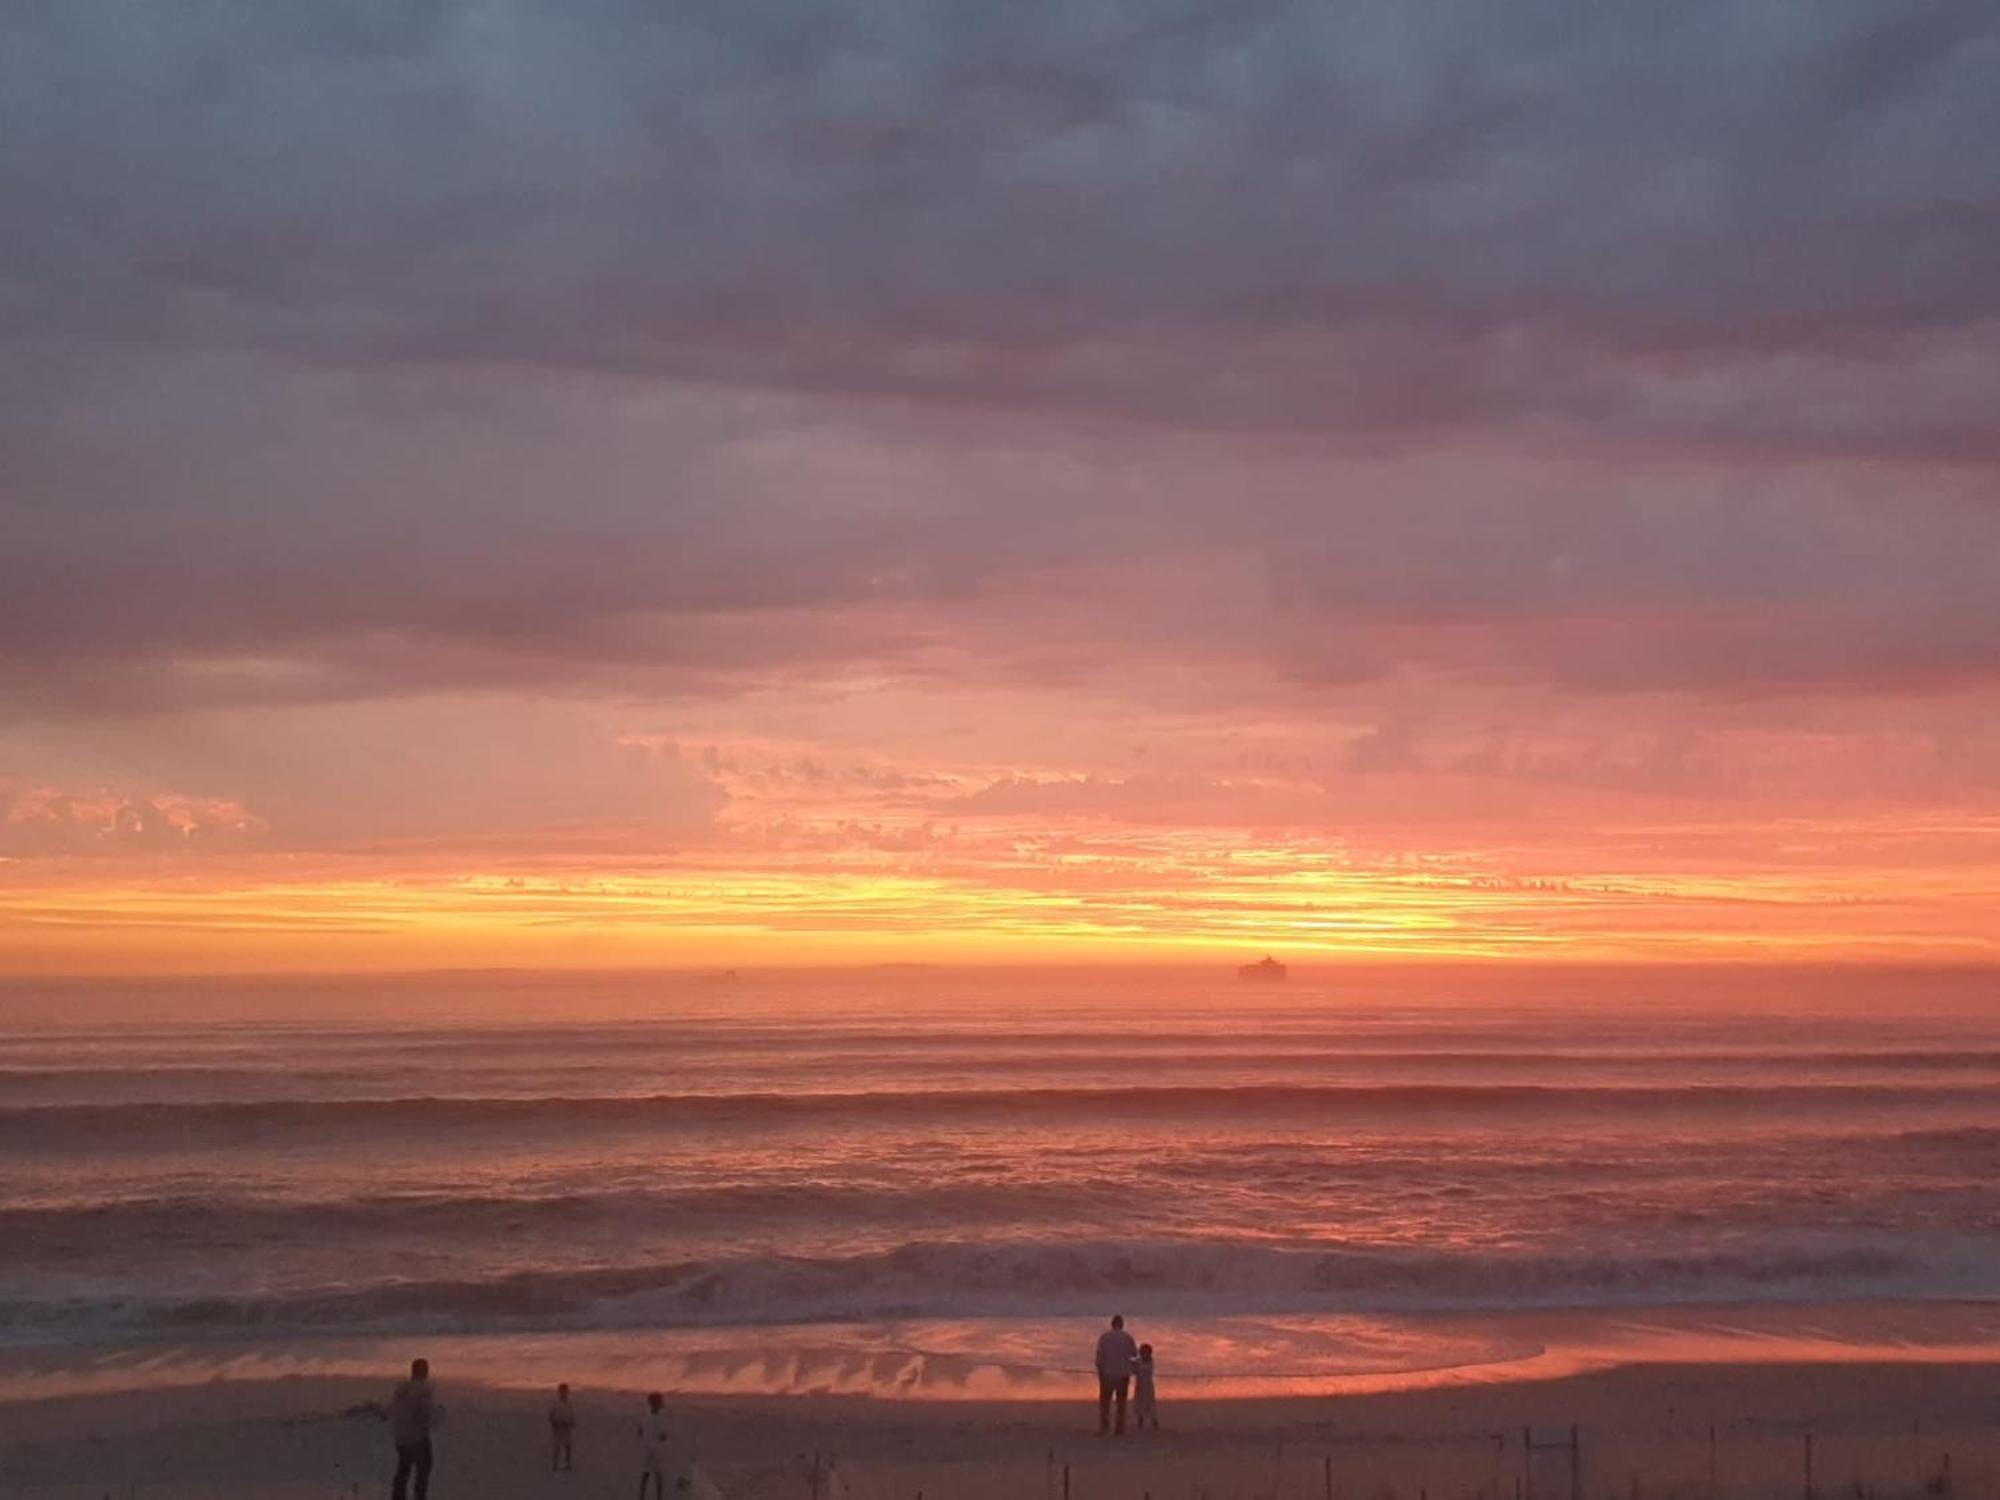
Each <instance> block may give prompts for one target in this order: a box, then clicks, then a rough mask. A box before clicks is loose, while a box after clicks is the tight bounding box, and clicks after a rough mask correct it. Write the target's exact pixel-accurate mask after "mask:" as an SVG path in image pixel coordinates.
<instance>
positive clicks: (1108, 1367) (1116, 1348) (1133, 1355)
mask: <svg viewBox="0 0 2000 1500" xmlns="http://www.w3.org/2000/svg"><path fill="white" fill-rule="evenodd" d="M1138 1357H1139V1346H1138V1345H1137V1344H1135V1343H1133V1342H1132V1335H1131V1334H1129V1333H1127V1332H1126V1331H1125V1319H1124V1317H1123V1316H1122V1315H1121V1316H1119V1317H1115V1318H1113V1319H1112V1320H1111V1326H1110V1327H1109V1328H1107V1329H1105V1330H1104V1332H1103V1333H1101V1334H1099V1335H1098V1336H1097V1435H1098V1436H1099V1437H1103V1436H1105V1435H1106V1434H1107V1433H1109V1434H1113V1435H1115V1436H1118V1437H1123V1436H1124V1435H1125V1396H1126V1393H1127V1392H1128V1391H1130V1390H1131V1389H1132V1361H1133V1360H1135V1359H1137V1358H1138ZM1114 1396H1115V1397H1117V1399H1118V1425H1117V1426H1116V1427H1115V1428H1114V1427H1113V1426H1112V1425H1111V1400H1112V1398H1113V1397H1114Z"/></svg>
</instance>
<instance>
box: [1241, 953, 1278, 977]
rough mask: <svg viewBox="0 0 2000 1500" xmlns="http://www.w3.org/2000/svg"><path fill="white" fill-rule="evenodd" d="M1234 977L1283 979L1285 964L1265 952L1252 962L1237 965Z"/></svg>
mask: <svg viewBox="0 0 2000 1500" xmlns="http://www.w3.org/2000/svg"><path fill="white" fill-rule="evenodd" d="M1236 977H1237V978H1238V979H1283V978H1284V977H1285V966H1284V965H1283V964H1281V963H1279V962H1278V961H1277V960H1276V959H1275V958H1273V957H1271V955H1270V954H1268V953H1267V954H1265V955H1264V956H1263V957H1262V958H1260V959H1258V960H1257V962H1256V963H1254V964H1242V965H1239V966H1238V967H1237V970H1236Z"/></svg>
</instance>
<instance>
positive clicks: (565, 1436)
mask: <svg viewBox="0 0 2000 1500" xmlns="http://www.w3.org/2000/svg"><path fill="white" fill-rule="evenodd" d="M575 1437H576V1408H575V1407H573V1406H571V1405H570V1404H569V1386H568V1385H567V1384H563V1385H559V1386H557V1387H556V1399H555V1400H553V1401H551V1402H550V1403H549V1471H550V1472H551V1473H554V1472H556V1471H557V1470H561V1469H574V1468H575V1467H576V1454H575V1452H574V1451H573V1450H574V1439H575Z"/></svg>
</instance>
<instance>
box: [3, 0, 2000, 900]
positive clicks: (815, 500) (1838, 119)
mask: <svg viewBox="0 0 2000 1500" xmlns="http://www.w3.org/2000/svg"><path fill="white" fill-rule="evenodd" d="M1995 77H2000V17H1996V16H1994V15H1991V14H1989V13H1987V12H1986V11H1984V10H1982V9H1981V8H1979V7H1976V6H1964V5H1956V4H1950V3H1943V0H1938V3H1928V0H1903V3H1896V4H1890V3H1882V0H1876V3H1862V0H1811V3H1807V0H1799V3H1780V4H1771V5H1764V6H1759V7H1753V8H1745V7H1742V6H1735V5H1724V4H1707V3H1697V4H1687V5H1679V6H1674V7H1667V8H1661V7H1658V6H1641V5H1596V6H1587V7H1586V6H1577V5H1570V4H1553V3H1552V4H1526V5H1510V6H1505V7H1495V6H1492V5H1488V4H1481V3H1476V0H1464V3H1454V4H1448V5H1433V6H1425V7H1411V6H1408V5H1404V4H1398V3H1391V0H1382V3H1379V4H1367V5H1354V6H1344V7H1334V8H1329V7H1326V6H1320V5H1309V4H1290V3H1282V0H1252V3H1240V4H1227V5H1224V4H1213V3H1196V0H1182V3H1176V4H1171V5H1167V6H1161V5H1157V4H1137V3H1129V0H1085V3H1075V0H1071V3H1064V4H1047V5H1043V4H1024V5H1011V6H1002V7H995V6H992V5H990V4H976V3H964V4H957V3H907V4H900V3H892V4H883V5H871V6H867V7H860V6H846V7H834V8H832V9H828V8H826V7H818V8H813V7H805V6H796V5H785V4H775V3H773V4H714V5H709V4H699V5H691V6H680V7H669V8H665V9H662V8H661V7H658V6H654V5H642V4H638V3H629V0H580V3H575V4H568V5H562V6H545V5H538V4H530V3H526V0H437V3H429V4H422V5H410V4H403V3H382V4H368V5H353V6H343V7H339V8H337V9H335V10H329V8H328V7H325V6H323V5H316V4H310V3H305V0H298V3H291V0H277V3H272V0H258V3H250V0H241V3H225V4H217V5H211V6H206V7H202V8H199V9H198V10H195V11H189V10H187V9H185V8H181V9H175V8H148V7H133V6H129V5H121V4H113V3H109V0H77V3H71V4H64V5H35V4H27V5H18V6H15V7H12V8H11V9H10V10H9V11H8V12H7V13H6V15H5V16H4V17H0V208H4V210H5V212H6V216H7V221H8V224H9V227H10V232H9V234H8V235H7V236H5V237H4V241H0V526H4V531H5V544H4V546H0V710H4V715H5V716H4V718H0V777H4V778H5V785H6V786H7V787H8V788H11V789H12V791H11V792H10V793H9V795H10V796H13V797H14V798H15V800H14V801H13V802H12V803H10V804H8V805H9V806H12V807H13V808H14V809H15V812H14V813H13V814H10V815H8V816H9V817H11V819H12V821H10V822H8V823H7V824H5V825H4V826H5V827H6V828H7V830H8V832H7V834H6V838H7V840H8V846H7V849H6V850H5V851H0V853H5V855H6V857H8V858H11V859H12V860H13V861H14V862H15V864H17V865H22V864H27V863H29V862H33V863H35V865H36V866H37V868H42V867H45V866H48V865H50V864H52V863H54V862H60V861H61V860H63V859H65V858H69V857H74V856H78V855H80V854H81V853H83V852H86V851H90V852H93V853H100V854H101V853H103V852H105V850H106V849H107V848H108V849H111V850H113V851H114V852H116V851H124V852H126V853H128V854H131V855H133V856H134V857H137V856H138V855H139V854H141V853H142V852H145V853H149V854H159V853H162V852H171V853H175V854H186V853H190V852H192V851H193V847H194V846H195V845H197V844H199V845H201V846H202V848H203V849H204V850H206V851H208V853H209V854H210V855H215V854H217V852H218V851H220V852H221V853H225V854H227V855H228V857H230V858H239V857H242V854H241V851H242V849H243V848H244V847H246V846H247V847H258V848H265V849H268V850H271V851H288V852H289V854H290V855H300V854H306V853H312V852H315V851H319V852H328V851H341V850H346V851H353V850H358V849H362V848H369V849H375V848H379V847H380V846H381V845H382V844H383V843H384V841H388V842H398V841H400V843H401V844H402V846H403V847H404V848H405V849H406V850H418V849H421V850H422V851H424V852H423V854H422V856H421V857H422V858H423V859H425V860H429V859H433V858H436V857H439V852H440V851H443V850H449V849H453V848H456V849H459V850H460V851H463V857H464V859H465V860H467V861H473V858H474V857H473V854H472V853H471V852H470V851H472V850H474V849H475V848H477V849H483V850H486V851H488V852H489V853H490V852H491V851H493V850H496V849H503V848H504V849H506V850H509V851H511V854H510V857H513V856H516V855H519V856H522V857H525V851H530V850H540V851H541V852H542V853H544V854H546V855H549V856H550V857H556V856H558V855H561V856H562V857H568V855H569V854H575V855H577V856H578V857H583V856H584V855H586V854H592V853H595V854H602V853H603V852H604V851H606V850H619V851H623V852H624V853H625V854H628V855H637V854H639V853H650V854H664V852H666V851H670V850H675V849H686V848H696V847H699V848H703V849H708V850H710V851H711V853H709V854H707V855H704V856H703V857H704V858H707V859H709V860H711V861H712V862H713V864H714V865H715V867H716V868H727V867H728V864H729V861H730V860H732V859H737V860H741V861H744V862H746V866H747V865H749V864H755V863H756V861H757V860H760V859H763V858H765V857H767V856H773V851H781V852H782V851H792V852H797V851H800V850H804V849H806V848H808V847H814V848H817V849H819V850H820V851H821V852H822V854H824V852H825V851H826V850H827V849H829V848H832V847H835V846H839V845H842V843H843V841H848V842H851V843H852V844H853V845H854V847H855V848H857V849H865V850H867V851H871V853H870V854H869V857H870V858H874V857H875V856H878V855H879V856H883V857H885V858H886V857H888V856H889V855H891V854H895V856H896V857H897V858H900V859H901V860H902V861H903V863H902V864H901V865H900V866H896V868H900V869H903V870H905V871H908V870H912V869H916V868H918V867H919V865H920V863H921V862H923V861H930V862H931V863H930V864H929V865H927V866H924V868H928V869H931V870H933V871H935V869H936V868H937V865H936V861H937V860H939V859H941V858H944V857H945V856H943V855H941V854H940V853H939V850H940V848H941V847H944V846H948V845H951V844H952V841H953V839H954V838H955V839H956V840H957V843H956V847H958V848H959V849H960V850H961V853H962V854H964V851H965V850H967V849H969V848H971V847H972V845H973V844H977V845H978V851H979V852H977V855H976V858H975V856H974V855H972V854H964V857H965V858H966V859H968V860H972V861H973V862H974V863H978V862H979V861H986V860H989V859H994V858H997V857H998V856H997V855H996V853H995V851H996V850H999V849H1000V848H1001V847H1002V845H1003V844H1004V842H1005V841H1006V840H1008V839H1018V838H1022V837H1030V836H1032V834H1033V830H1034V828H1035V827H1036V826H1037V825H1042V826H1045V827H1047V828H1050V829H1062V828H1070V827H1075V826H1080V825H1084V824H1089V825H1091V826H1093V827H1104V826H1110V825H1118V826H1122V827H1125V828H1127V829H1130V830H1142V831H1143V830H1151V831H1153V832H1158V831H1159V830H1162V829H1170V828H1172V827H1175V826H1179V827H1185V828H1195V829H1216V828H1231V827H1234V828H1239V829H1241V828H1247V827H1252V826H1254V827H1256V828H1259V829H1262V830H1265V831H1266V832H1269V831H1270V830H1273V829H1292V830H1296V831H1300V832H1301V834H1302V836H1307V837H1316V838H1322V839H1325V840H1328V841H1331V842H1329V843H1328V845H1327V847H1329V848H1332V847H1336V845H1337V847H1338V848H1340V849H1343V850H1347V851H1349V852H1350V853H1351V852H1352V851H1354V850H1356V849H1359V848H1361V847H1363V846H1368V847H1375V846H1378V845H1379V846H1380V847H1383V848H1388V847H1393V846H1395V845H1396V843H1397V841H1398V840H1403V841H1406V842H1408V841H1412V840H1419V841H1426V847H1429V844H1428V842H1427V841H1428V840H1429V839H1430V838H1431V837H1432V835H1431V833H1419V832H1416V831H1415V830H1420V829H1423V830H1433V831H1434V830H1435V829H1436V828H1438V827H1439V826H1441V825H1453V826H1456V827H1457V828H1458V829H1459V830H1460V840H1459V842H1460V845H1461V850H1460V852H1464V851H1465V850H1468V849H1480V848H1483V849H1486V850H1488V851H1489V852H1490V851H1491V850H1492V849H1495V848H1499V847H1501V846H1504V847H1505V848H1506V849H1508V850H1510V851H1511V852H1510V853H1509V854H1508V855H1507V858H1508V859H1510V860H1513V861H1515V863H1516V864H1517V865H1519V866H1520V867H1522V868H1525V867H1527V866H1528V865H1537V868H1540V865H1539V864H1538V858H1537V856H1535V855H1534V854H1533V853H1532V852H1531V851H1530V849H1529V844H1528V842H1527V841H1524V839H1523V837H1522V834H1523V830H1524V829H1526V828H1527V827H1529V826H1530V825H1533V824H1535V823H1536V822H1537V821H1538V820H1545V819H1547V818H1548V817H1551V816H1555V817H1560V818H1563V819H1579V818H1582V819H1588V820H1591V821H1592V822H1594V823H1597V824H1601V825H1603V826H1605V827H1607V828H1608V827H1612V826H1614V825H1615V826H1617V827H1630V826H1637V825H1638V824H1640V823H1649V824H1651V825H1652V826H1658V827H1662V828H1675V827H1678V828H1680V829H1681V830H1682V832H1681V833H1679V834H1674V833H1671V832H1663V833H1661V834H1660V840H1661V847H1663V848H1666V847H1670V846H1671V847H1679V846H1678V845H1676V843H1675V840H1676V839H1685V840H1686V841H1688V842H1687V847H1690V848H1692V847H1696V846H1700V847H1704V848H1707V847H1710V846H1709V845H1707V844H1705V843H1703V840H1704V839H1705V838H1706V835H1704V834H1702V833H1700V832H1699V831H1698V829H1699V828H1701V827H1707V826H1711V824H1712V822H1713V820H1714V819H1716V818H1717V817H1724V818H1725V821H1726V815H1725V814H1724V813H1723V812H1722V810H1723V809H1734V810H1736V813H1731V814H1728V815H1727V816H1734V815H1737V814H1738V813H1740V814H1741V815H1743V816H1746V817H1749V818H1752V819H1754V818H1758V817H1767V818H1780V817H1792V816H1808V815H1809V816H1812V817H1815V818H1824V817H1829V816H1831V817H1837V818H1844V819H1855V818H1858V819H1863V820H1872V819H1875V818H1877V817H1878V816H1880V815H1881V813H1882V810H1883V809H1884V808H1891V807H1893V808H1900V809H1904V810H1905V811H1906V813H1907V815H1908V816H1911V817H1913V818H1914V817H1916V816H1917V814H1916V813H1915V812H1911V811H1909V810H1912V809H1923V810H1924V811H1923V814H1922V815H1923V817H1925V818H1932V819H1942V820H1943V823H1944V825H1945V826H1948V827H1958V828H1962V829H1975V828H1979V827H1983V826H1984V825H1983V823H1981V822H1980V821H1979V820H1980V819H1981V818H1983V816H1984V815H1985V813H1986V812H1988V811H1990V810H1991V808H1992V806H1993V799H1994V797H1995V789H1996V786H2000V744H1996V740H1995V734H1994V731H1993V730H1992V729H1991V727H1990V726H1991V724H1992V723H1993V722H1994V718H1993V714H1992V710H1993V709H1994V707H1995V706H1996V703H1997V702H2000V440H1997V439H1996V432H2000V428H1996V426H1995V424H1994V422H1993V420H1992V414H1993V412H1995V411H1996V410H2000V152H1995V151H1994V150H1993V149H1992V146H1993V143H1994V142H1996V141H2000V90H1996V89H1995V88H1994V87H1993V86H1992V82H1993V79H1994V78H1995ZM635 746H637V747H641V748H640V750H638V751H637V752H635V751H634V749H633V747H635ZM659 746H667V747H670V748H669V749H668V750H665V751H663V750H660V749H657V748H645V747H659ZM703 746H706V747H710V752H709V753H710V755H711V756H712V761H711V762H710V763H708V764H704V763H703V762H702V760H701V758H700V754H699V752H698V750H697V749H695V748H693V747H703ZM679 747H688V748H679ZM635 754H637V755H638V757H639V758H638V760H636V761H635V760H634V758H633V757H634V755H635ZM805 763H811V764H817V765H820V766H822V767H823V768H826V769H827V770H828V775H829V776H830V777H831V778H832V779H831V780H828V781H822V782H819V783H812V782H811V781H810V779H809V778H806V779H802V778H800V777H798V776H789V777H780V776H777V775H776V774H775V773H771V772H770V771H769V768H770V767H772V766H778V765H787V764H789V765H793V766H796V765H799V764H805ZM748 766H761V767H764V768H765V770H763V771H759V772H757V773H756V774H754V775H753V774H751V773H750V772H749V771H746V770H743V769H742V768H743V767H748ZM731 767H735V768H736V769H733V770H732V769H731ZM864 772H865V774H864ZM760 777H761V778H762V779H759V778H760ZM843 778H844V779H843ZM857 778H859V779H857ZM30 797H32V799H34V800H33V801H32V802H30V801H24V800H21V799H25V798H30ZM23 807H27V808H29V809H30V812H27V813H23V812H21V811H20V809H21V808H23ZM173 809H179V811H177V812H176V811H172V810H173ZM215 809H224V810H227V811H228V817H226V818H221V815H220V814H217V813H215V812H214V810H215ZM217 818H220V819H221V821H220V823H217V822H216V819H217ZM189 819H192V820H193V821H192V822H187V820H189ZM1662 819H1664V820H1665V821H1664V822H1662V821H1661V820H1662ZM1676 820H1678V821H1676ZM183 824H185V825H186V826H185V827H183ZM211 825H214V826H215V827H216V828H220V827H222V826H223V825H226V826H227V828H228V829H230V830H232V831H231V832H230V834H229V836H228V837H227V838H226V839H225V838H223V837H220V836H219V835H218V836H217V837H209V836H208V835H209V833H210V830H211ZM972 826H976V827H977V828H979V829H983V830H985V832H984V833H981V834H980V835H979V839H985V838H987V837H988V836H989V835H990V836H991V838H992V839H994V840H998V841H999V842H995V843H991V844H990V845H989V844H986V843H980V842H979V839H973V840H971V842H970V843H968V841H967V840H968V836H967V835H966V834H965V833H964V831H963V830H964V828H965V827H972ZM1869 826H1870V827H1875V826H1876V825H1875V824H1874V823H1873V822H1870V824H1869ZM1926 826H1927V827H1929V826H1931V825H1926ZM186 828H194V829H196V830H197V831H198V832H200V833H201V834H202V835H203V836H202V838H200V839H194V838H182V839H181V842H180V843H178V844H176V843H174V842H173V841H172V840H171V839H168V838H166V837H165V836H164V835H163V834H161V830H162V829H180V830H181V831H182V832H185V831H186ZM951 829H959V830H960V832H959V833H957V834H955V835H951V836H950V837H947V833H948V832H949V830H951ZM842 830H845V831H844V832H843V831H842ZM155 835H159V837H155ZM1135 836H1136V835H1135ZM1149 836H1150V834H1149ZM1607 837H1609V835H1607ZM1966 837H1967V838H1968V839H1971V838H1973V837H1975V835H1973V834H1970V833H1968V834H1967V835H1966ZM1938 838H1940V839H1944V840H1945V842H1947V843H1948V842H1949V839H1948V837H1946V836H1944V835H1938ZM1926 839H1927V840H1928V841H1927V842H1926V843H1925V846H1924V847H1925V848H1926V849H1927V850H1928V851H1929V852H1928V853H1927V855H1926V858H1930V859H1937V860H1947V859H1948V858H1950V857H1953V856H1947V855H1946V854H1945V853H1944V852H1943V848H1944V845H1943V844H1942V843H1939V842H1937V840H1936V839H1932V838H1931V836H1930V835H1929V834H1927V835H1926ZM1446 842H1447V843H1449V840H1446ZM142 846H143V848H142ZM1609 847H1610V846H1609V845H1607V846H1606V853H1605V858H1607V859H1608V858H1610V855H1609V853H1608V849H1609ZM715 851H720V852H715ZM731 851H733V852H731ZM1433 852H1437V851H1435V850H1434V851H1433ZM273 857H276V856H275V853H274V854H273ZM409 857H411V858H417V857H418V856H417V855H415V854H414V853H413V854H411V855H410V856H409ZM481 857H482V858H484V857H486V856H484V855H482V856H481ZM773 857H775V856H773ZM1553 857H1554V856H1551V858H1553ZM1561 857H1562V858H1565V859H1570V860H1574V861H1581V862H1582V865H1588V864H1589V863H1590V860H1589V858H1588V857H1587V855H1586V853H1585V852H1584V851H1583V850H1582V849H1580V847H1579V846H1578V845H1577V844H1576V843H1575V842H1574V841H1572V840H1570V839H1567V838H1565V839H1564V840H1563V841H1562V855H1561ZM1713 857H1715V858H1717V859H1720V858H1721V856H1720V855H1719V854H1717V855H1714V856H1713ZM1175 858H1176V859H1179V858H1180V856H1179V855H1176V856H1175ZM892 863H893V861H892ZM871 868H873V867H872V866H871ZM1175 868H1177V869H1178V868H1181V867H1180V866H1178V865H1176V866H1175ZM1188 868H1192V866H1189V867H1188ZM1135 869H1136V867H1135ZM1183 873H1185V871H1183ZM1503 873H1504V872H1503ZM1128 875H1129V877H1130V878H1132V879H1137V878H1138V876H1137V874H1136V873H1132V872H1129V871H1128ZM1939 926H1941V927H1944V928H1947V929H1948V928H1949V926H1950V921H1949V920H1948V919H1938V920H1936V921H1934V922H1933V923H1932V927H1939ZM1927 930H1929V929H1927Z"/></svg>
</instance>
